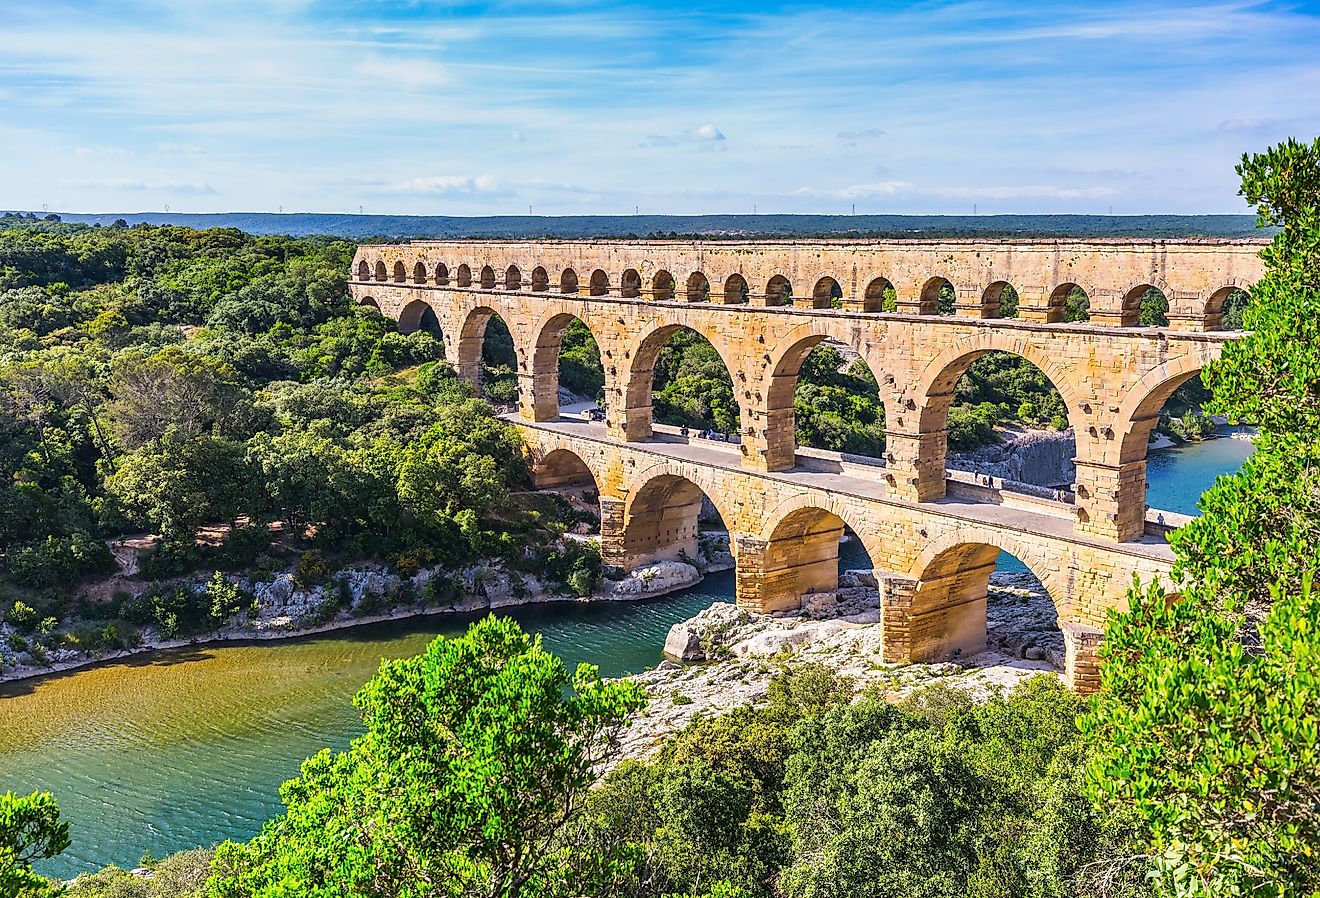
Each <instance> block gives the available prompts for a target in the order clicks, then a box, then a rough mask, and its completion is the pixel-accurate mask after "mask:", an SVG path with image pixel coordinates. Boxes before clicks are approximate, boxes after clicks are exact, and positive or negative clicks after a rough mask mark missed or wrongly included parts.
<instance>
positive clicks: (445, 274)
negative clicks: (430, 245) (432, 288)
mask: <svg viewBox="0 0 1320 898" xmlns="http://www.w3.org/2000/svg"><path fill="white" fill-rule="evenodd" d="M435 282H436V284H437V285H438V286H441V287H447V286H449V266H448V265H446V264H445V263H444V262H438V263H436V266H435Z"/></svg>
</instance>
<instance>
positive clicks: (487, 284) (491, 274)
mask: <svg viewBox="0 0 1320 898" xmlns="http://www.w3.org/2000/svg"><path fill="white" fill-rule="evenodd" d="M481 289H482V290H494V289H495V269H494V268H491V267H490V266H489V265H483V266H481Z"/></svg>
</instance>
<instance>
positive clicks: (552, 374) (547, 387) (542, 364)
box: [532, 309, 599, 421]
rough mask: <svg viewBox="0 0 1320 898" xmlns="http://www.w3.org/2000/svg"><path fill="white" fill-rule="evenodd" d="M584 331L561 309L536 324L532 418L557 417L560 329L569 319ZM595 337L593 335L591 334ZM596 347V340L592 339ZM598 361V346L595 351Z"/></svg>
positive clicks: (568, 323) (563, 328) (547, 314)
mask: <svg viewBox="0 0 1320 898" xmlns="http://www.w3.org/2000/svg"><path fill="white" fill-rule="evenodd" d="M575 321H576V322H578V323H579V324H581V325H582V326H583V327H585V328H586V329H587V331H588V332H589V333H590V332H591V327H590V326H589V325H588V324H587V323H586V322H585V321H583V320H582V319H581V318H579V317H578V316H577V315H575V314H573V313H572V312H569V311H565V310H563V309H560V310H554V311H550V312H547V313H546V314H544V315H543V316H542V317H541V320H540V321H539V322H538V323H537V326H536V343H535V344H534V348H533V349H532V409H533V411H532V420H534V421H553V420H555V419H556V418H558V417H559V373H560V371H559V369H560V357H559V353H560V349H561V348H562V346H563V341H564V331H565V330H566V329H567V328H568V326H569V325H570V324H572V323H573V322H575ZM591 336H592V339H593V340H595V339H596V337H595V334H594V333H592V334H591ZM596 343H597V346H599V341H598V340H597V341H596ZM597 362H599V349H598V350H597Z"/></svg>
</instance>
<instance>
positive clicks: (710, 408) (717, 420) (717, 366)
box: [626, 324, 740, 443]
mask: <svg viewBox="0 0 1320 898" xmlns="http://www.w3.org/2000/svg"><path fill="white" fill-rule="evenodd" d="M626 404H627V405H626V414H627V422H626V427H627V429H628V432H629V438H630V439H645V438H646V437H649V436H650V435H651V432H652V422H657V423H660V424H668V425H673V426H675V427H686V428H688V430H689V436H690V437H692V438H697V439H710V440H717V441H720V442H729V443H737V442H738V430H739V422H740V416H739V406H738V401H737V399H736V397H735V396H734V392H733V378H732V377H730V376H729V369H728V366H727V365H726V364H725V363H724V359H723V358H721V357H720V354H719V351H718V350H716V349H715V347H714V346H713V345H712V344H711V342H710V341H709V340H707V339H706V338H705V337H704V336H702V335H701V334H699V333H697V332H696V331H694V330H692V329H691V328H687V327H683V326H682V325H677V324H673V325H667V326H665V327H661V328H658V329H656V330H654V331H652V332H651V333H650V334H648V335H647V337H646V339H644V340H643V341H642V342H641V345H640V346H639V347H638V349H637V351H636V352H635V353H634V355H633V360H632V365H631V367H630V369H629V375H628V384H627V387H626Z"/></svg>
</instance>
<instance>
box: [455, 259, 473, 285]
mask: <svg viewBox="0 0 1320 898" xmlns="http://www.w3.org/2000/svg"><path fill="white" fill-rule="evenodd" d="M456 280H457V282H458V286H460V287H471V286H472V269H471V268H469V267H468V264H467V263H466V262H464V263H463V264H462V265H459V266H458V277H457V278H456Z"/></svg>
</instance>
